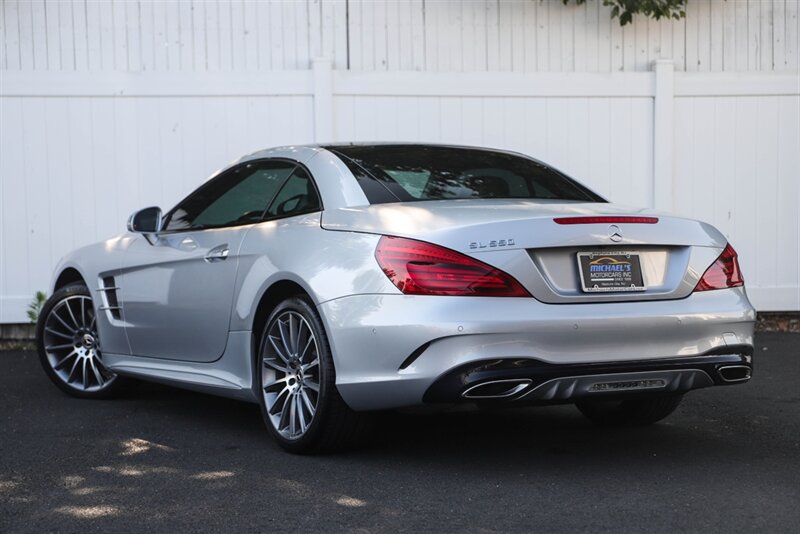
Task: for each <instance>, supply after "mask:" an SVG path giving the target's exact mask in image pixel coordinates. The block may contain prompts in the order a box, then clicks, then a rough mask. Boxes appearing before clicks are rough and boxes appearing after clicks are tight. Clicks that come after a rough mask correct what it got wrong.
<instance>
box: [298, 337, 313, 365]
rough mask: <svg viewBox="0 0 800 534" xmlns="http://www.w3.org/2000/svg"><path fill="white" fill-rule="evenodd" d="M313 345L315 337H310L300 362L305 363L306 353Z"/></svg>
mask: <svg viewBox="0 0 800 534" xmlns="http://www.w3.org/2000/svg"><path fill="white" fill-rule="evenodd" d="M312 343H314V336H308V341H306V346H305V347H303V352H302V353H301V354H300V356H299V358H300V361H303V359H304V358H305V357H306V353H307V352H308V347H310V346H311V344H312Z"/></svg>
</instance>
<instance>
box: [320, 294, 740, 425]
mask: <svg viewBox="0 0 800 534" xmlns="http://www.w3.org/2000/svg"><path fill="white" fill-rule="evenodd" d="M319 310H320V313H321V316H322V319H323V321H324V322H325V326H326V330H327V333H328V338H329V340H330V343H331V347H332V349H333V355H334V362H335V365H336V374H337V381H336V383H337V387H338V389H339V392H340V393H341V395H342V397H343V398H344V400H345V402H347V403H348V404H349V405H350V406H351V407H352V408H353V409H356V410H375V409H385V408H399V407H404V406H414V405H419V404H423V403H424V402H434V400H432V399H437V397H435V396H434V397H431V396H428V393H429V391H433V389H432V387H433V386H434V384H436V383H445V382H441V381H443V380H445V378H446V377H448V376H457V375H458V374H459V373H462V374H463V373H464V372H465V371H470V372H474V371H475V370H476V369H480V368H482V366H485V365H486V364H487V362H497V361H501V362H521V363H517V364H515V365H518V366H521V367H524V368H525V372H531V371H532V370H533V369H534V368H537V369H538V370H537V371H536V372H535V373H532V375H536V376H539V375H540V374H542V373H543V372H544V371H543V370H544V369H546V368H548V366H549V367H552V368H554V369H561V370H562V371H558V374H559V376H561V377H569V376H585V375H583V374H581V373H577V374H575V373H574V371H575V370H576V369H582V368H583V367H581V366H586V367H588V368H593V369H595V370H599V369H601V366H602V365H605V366H606V367H609V366H610V367H612V368H613V367H614V366H616V365H620V366H621V367H619V368H618V370H619V371H620V373H622V374H627V373H632V372H649V371H660V369H641V367H642V366H643V365H649V363H650V362H658V361H662V362H663V363H665V364H671V363H672V362H669V361H668V360H675V359H678V360H683V359H685V361H687V362H689V359H691V358H695V357H710V356H715V357H716V356H720V355H733V356H737V355H738V356H748V358H749V354H752V344H753V324H754V321H755V310H753V308H752V306H751V305H750V303H749V301H748V300H747V296H746V294H745V292H744V290H743V289H742V288H734V289H725V290H718V291H707V292H703V293H695V294H693V295H691V296H690V297H687V298H685V299H680V300H665V301H649V302H630V303H602V304H600V303H597V304H594V303H593V304H564V305H553V304H544V303H541V302H539V301H536V300H535V299H523V298H478V297H433V296H406V295H399V294H398V295H358V296H351V297H345V298H340V299H336V300H332V301H328V302H325V303H322V304H320V306H319ZM704 355H705V356H704ZM704 361H705V360H704ZM707 363H709V364H710V363H711V360H707ZM722 363H725V362H722ZM601 364H602V365H601ZM595 365H598V367H593V366H595ZM681 369H683V368H682V367H681ZM697 369H698V370H699V371H701V372H703V373H705V374H706V375H708V377H709V380H711V381H712V383H713V384H717V383H718V381H717V378H718V377H716V376H714V372H713V370H707V369H706V368H705V367H699V368H697ZM612 370H613V369H612ZM604 373H605V371H602V372H601V371H598V372H597V373H595V374H604ZM545 374H546V373H545ZM605 374H607V373H605ZM698 377H699V378H698V379H697V380H696V381H695V382H694V384H701V383H705V382H706V380H704V379H702V377H701V376H700V375H698ZM523 378H530V379H531V380H532V382H531V387H528V388H526V391H527V392H528V395H533V393H530V391H531V389H532V387H533V378H534V377H533V376H528V377H523ZM686 380H688V378H686ZM720 383H721V382H720ZM579 385H580V384H576V386H575V387H576V388H577V387H578V386H579ZM707 385H712V384H707ZM684 386H685V384H684ZM684 386H681V387H684ZM693 387H694V386H693ZM698 387H699V386H698ZM430 395H433V394H430ZM459 395H460V393H459ZM451 397H452V396H451ZM530 398H532V397H530ZM436 402H438V400H436Z"/></svg>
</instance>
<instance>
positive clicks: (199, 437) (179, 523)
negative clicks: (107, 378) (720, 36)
mask: <svg viewBox="0 0 800 534" xmlns="http://www.w3.org/2000/svg"><path fill="white" fill-rule="evenodd" d="M757 344H758V347H757V353H756V374H755V377H754V379H753V380H752V381H751V382H750V383H749V384H746V385H741V386H735V387H719V388H711V389H707V390H702V391H697V392H693V393H691V394H689V395H688V396H687V397H686V399H685V401H684V403H683V404H682V406H681V407H680V408H679V409H678V411H677V412H676V413H675V414H674V415H673V416H672V417H671V418H669V419H668V420H666V421H665V422H664V423H661V424H658V425H655V426H652V427H647V428H640V429H603V428H598V427H595V426H592V425H591V424H590V423H588V422H587V421H586V420H584V419H583V418H582V417H581V416H580V415H579V414H578V412H577V411H576V410H575V409H574V408H573V407H571V406H559V407H547V408H526V409H516V410H510V411H503V412H470V413H450V414H427V415H421V414H416V415H411V414H389V415H386V416H385V418H384V422H383V425H382V427H381V429H380V435H381V439H380V444H378V445H375V446H373V447H371V448H367V449H364V450H360V451H354V452H350V453H347V454H339V455H331V456H320V457H299V456H292V455H288V454H286V453H284V452H282V451H281V450H280V449H279V448H278V447H277V446H275V445H274V444H273V443H272V442H271V441H270V439H269V436H268V435H267V433H266V431H265V430H264V429H263V427H262V422H261V420H260V416H259V413H258V409H257V407H256V406H253V405H248V404H243V403H239V402H234V401H229V400H225V399H218V398H214V397H210V396H204V395H200V394H196V393H191V392H185V391H180V390H176V389H170V388H167V387H163V386H158V385H150V384H145V385H142V387H140V388H138V389H137V390H136V391H135V392H134V393H133V394H132V395H130V396H128V397H126V398H124V399H119V400H114V401H81V400H76V399H72V398H69V397H67V396H65V395H64V394H62V393H61V392H60V391H58V390H57V389H56V388H55V387H54V386H52V385H51V384H50V383H49V382H48V381H47V379H46V377H45V375H44V373H43V372H42V371H41V369H40V368H39V363H38V361H37V359H36V356H35V354H33V353H31V352H20V351H17V352H6V353H2V354H0V360H1V361H2V362H3V373H2V375H0V400H1V402H0V421H2V433H0V532H42V531H63V532H79V531H80V532H86V531H102V532H108V531H143V530H148V531H167V530H175V529H180V530H190V529H191V530H199V531H220V530H237V531H280V532H283V531H288V532H308V531H320V532H323V531H324V532H340V531H341V532H395V531H414V532H420V531H422V532H430V531H468V532H498V531H533V530H535V531H575V530H580V531H590V530H591V531H614V532H642V531H660V532H667V531H669V532H674V531H682V530H688V531H718V532H736V531H741V532H749V531H763V532H771V533H772V532H796V531H797V525H798V523H800V482H798V481H800V386H798V381H799V379H800V335H796V334H759V335H758V336H757Z"/></svg>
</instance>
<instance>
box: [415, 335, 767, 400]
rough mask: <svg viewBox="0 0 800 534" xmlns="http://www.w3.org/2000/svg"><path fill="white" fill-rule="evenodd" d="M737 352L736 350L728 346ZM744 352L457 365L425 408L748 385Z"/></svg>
mask: <svg viewBox="0 0 800 534" xmlns="http://www.w3.org/2000/svg"><path fill="white" fill-rule="evenodd" d="M730 348H731V349H737V347H730ZM738 350H739V351H741V352H734V351H731V353H726V354H717V353H716V352H717V351H715V353H713V354H707V355H703V356H695V357H683V358H662V359H657V360H640V361H633V362H611V363H596V364H563V365H557V364H548V363H544V362H540V361H537V360H492V361H485V362H476V363H471V364H467V365H462V366H459V367H457V368H455V369H452V370H451V371H448V372H447V373H445V374H444V375H443V376H441V377H439V378H438V379H437V380H436V381H435V382H434V383H433V384H432V385H431V386H430V387H429V388H428V390H427V391H426V392H425V395H424V397H423V400H424V402H426V403H437V402H445V403H453V402H465V401H466V402H483V403H487V402H493V403H498V404H502V403H507V402H514V403H520V402H522V403H531V404H536V403H547V404H549V403H558V402H572V401H574V400H578V399H582V398H587V397H596V398H619V397H628V396H637V395H651V394H658V393H682V392H686V391H690V390H693V389H699V388H703V387H709V386H714V385H731V384H739V383H744V382H747V381H748V380H750V377H751V376H752V371H753V361H752V347H746V346H741V347H738Z"/></svg>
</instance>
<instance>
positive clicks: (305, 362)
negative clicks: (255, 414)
mask: <svg viewBox="0 0 800 534" xmlns="http://www.w3.org/2000/svg"><path fill="white" fill-rule="evenodd" d="M261 361H262V366H261V367H262V370H261V384H262V391H263V395H264V403H265V406H266V410H267V414H268V416H269V420H270V422H271V423H272V426H273V427H274V428H275V430H277V431H278V433H279V434H280V435H281V436H283V437H284V438H286V439H290V440H294V439H298V438H300V437H302V436H303V435H304V434H305V433H306V432H307V431H308V428H309V427H310V426H311V423H312V421H313V420H314V415H315V414H316V412H317V407H318V405H319V400H320V361H319V351H318V347H317V340H316V338H315V337H314V332H313V331H312V330H311V326H310V325H309V323H308V321H306V319H305V318H304V317H303V316H302V315H301V314H299V313H297V312H294V311H286V312H285V313H282V314H281V315H279V316H278V317H277V318H276V319H275V320H274V321H273V323H272V325H271V326H270V328H269V330H268V332H267V336H266V339H265V341H264V344H263V348H262V353H261Z"/></svg>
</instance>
